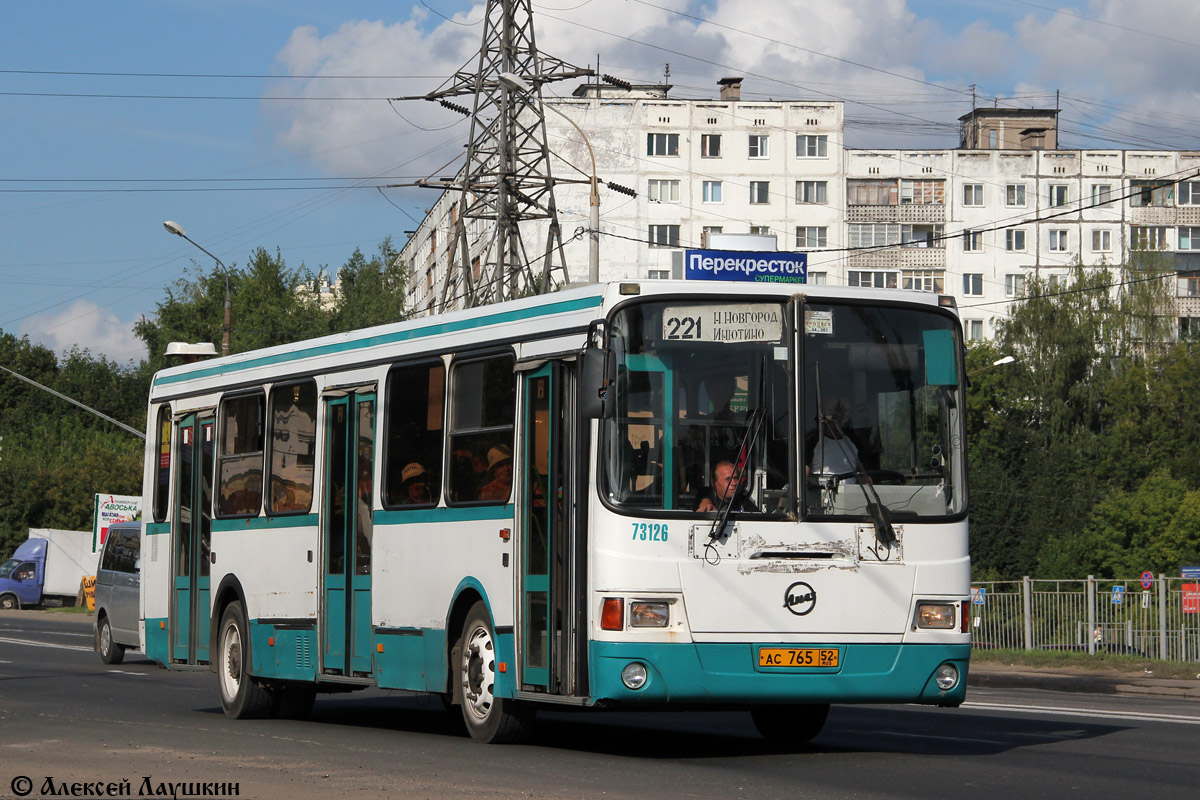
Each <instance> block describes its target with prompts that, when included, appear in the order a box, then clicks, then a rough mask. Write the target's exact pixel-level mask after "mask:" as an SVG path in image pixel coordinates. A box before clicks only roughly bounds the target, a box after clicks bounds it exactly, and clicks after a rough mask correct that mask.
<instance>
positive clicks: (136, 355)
mask: <svg viewBox="0 0 1200 800" xmlns="http://www.w3.org/2000/svg"><path fill="white" fill-rule="evenodd" d="M133 323H134V321H133V320H122V319H121V318H120V317H118V316H117V315H116V313H114V312H113V310H112V309H110V308H109V307H107V306H100V305H97V304H96V303H93V302H92V301H90V300H76V301H75V302H74V303H72V304H71V305H70V306H69V307H67V308H66V309H64V310H62V311H51V312H47V313H45V314H38V315H37V316H33V317H30V318H28V319H27V320H25V322H24V324H23V325H22V332H23V333H25V334H27V335H28V336H29V338H30V339H31V340H33V341H36V342H39V343H41V344H43V345H45V346H46V347H49V348H51V349H53V350H55V351H57V352H59V353H65V352H66V351H68V350H70V349H71V348H72V347H76V346H77V347H79V348H80V349H86V350H89V351H90V352H91V353H92V354H93V355H104V356H107V357H108V358H109V359H111V360H113V361H115V362H117V363H118V364H125V363H126V362H129V361H140V360H141V359H143V358H145V357H146V346H145V345H144V344H143V343H142V341H141V340H140V339H138V338H137V337H135V336H134V335H133Z"/></svg>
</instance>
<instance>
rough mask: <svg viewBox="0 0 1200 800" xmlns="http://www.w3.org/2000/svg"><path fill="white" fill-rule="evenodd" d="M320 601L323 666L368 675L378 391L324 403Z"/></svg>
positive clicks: (339, 672) (333, 672) (341, 672)
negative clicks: (323, 490) (322, 572)
mask: <svg viewBox="0 0 1200 800" xmlns="http://www.w3.org/2000/svg"><path fill="white" fill-rule="evenodd" d="M325 430H326V440H325V481H324V486H325V493H324V497H323V500H322V505H323V509H322V514H321V519H322V521H323V526H322V530H323V533H324V537H325V542H324V548H323V561H324V565H325V566H324V572H325V575H324V578H325V584H324V598H323V600H324V602H323V603H322V604H321V629H322V631H323V634H322V651H323V652H322V658H321V669H322V671H323V672H324V673H325V674H329V675H360V676H362V675H370V674H371V669H372V654H371V648H372V647H373V645H372V638H373V637H372V627H371V533H372V514H373V511H372V508H373V505H374V496H375V492H374V475H375V470H374V463H375V461H374V452H375V395H374V393H364V392H356V393H351V394H348V395H346V396H343V397H338V398H335V399H329V400H326V401H325Z"/></svg>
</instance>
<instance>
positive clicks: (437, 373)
mask: <svg viewBox="0 0 1200 800" xmlns="http://www.w3.org/2000/svg"><path fill="white" fill-rule="evenodd" d="M445 386H446V367H445V365H444V364H442V362H441V361H434V362H424V363H421V364H405V365H403V366H397V367H393V368H392V370H391V371H390V372H389V373H388V379H387V421H386V426H387V431H386V434H385V435H386V437H387V438H386V439H385V441H384V456H383V457H384V462H383V463H384V476H383V505H384V506H385V507H386V508H394V507H397V506H434V505H437V503H438V500H439V498H440V497H441V492H442V446H443V439H442V433H443V430H442V417H443V408H444V406H445Z"/></svg>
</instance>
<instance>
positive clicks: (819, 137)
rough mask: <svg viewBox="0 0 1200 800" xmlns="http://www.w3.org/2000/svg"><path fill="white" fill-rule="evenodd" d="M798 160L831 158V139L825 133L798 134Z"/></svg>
mask: <svg viewBox="0 0 1200 800" xmlns="http://www.w3.org/2000/svg"><path fill="white" fill-rule="evenodd" d="M796 158H829V137H828V136H826V135H825V134H823V133H822V134H811V133H800V134H797V135H796Z"/></svg>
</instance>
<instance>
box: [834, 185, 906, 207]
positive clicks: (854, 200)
mask: <svg viewBox="0 0 1200 800" xmlns="http://www.w3.org/2000/svg"><path fill="white" fill-rule="evenodd" d="M897 198H898V191H897V186H896V182H895V181H885V180H878V179H867V180H849V181H846V203H847V204H848V205H852V206H894V205H896V204H897Z"/></svg>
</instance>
